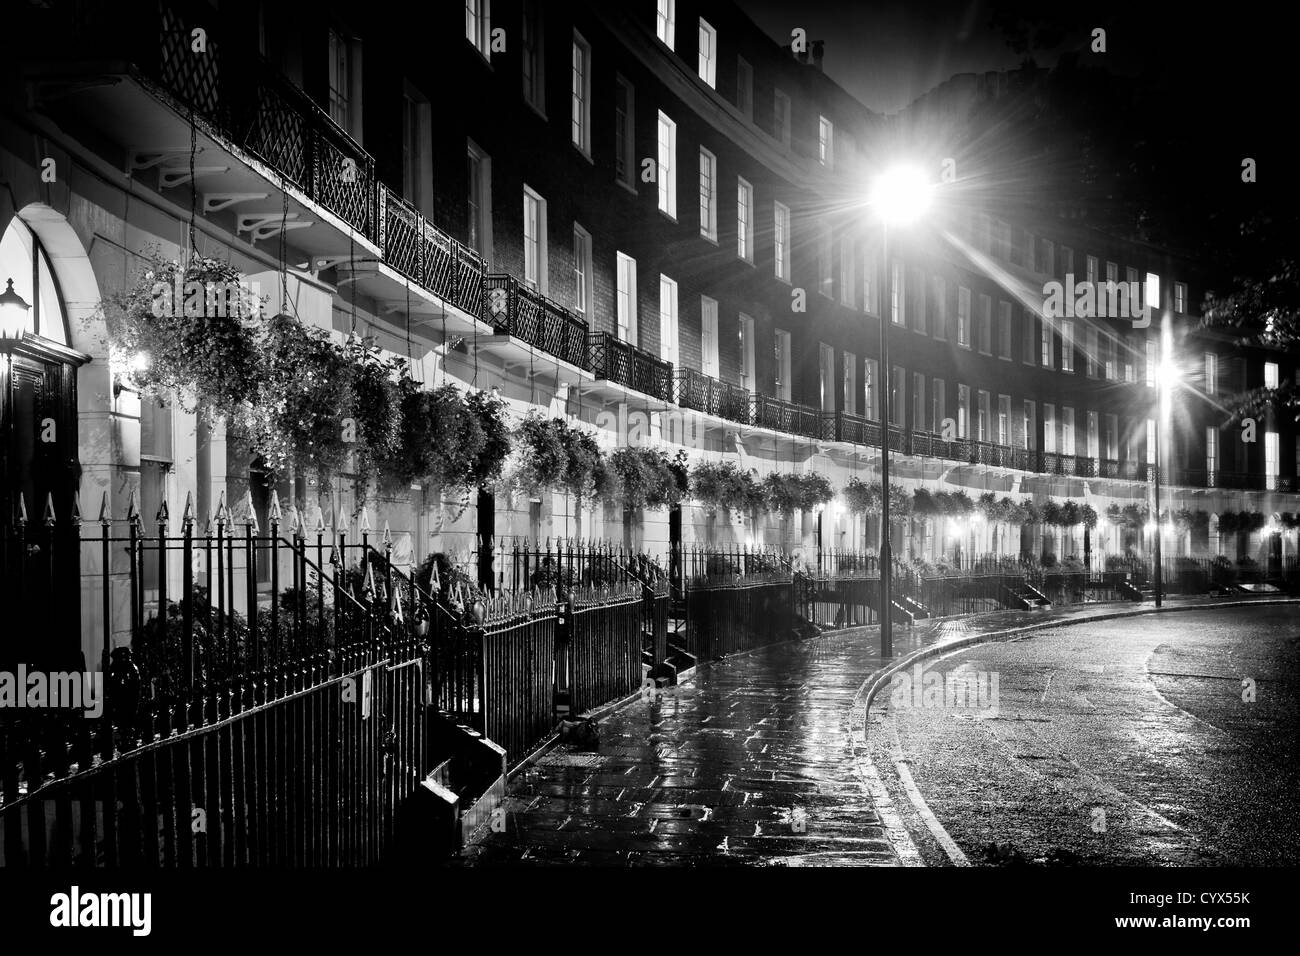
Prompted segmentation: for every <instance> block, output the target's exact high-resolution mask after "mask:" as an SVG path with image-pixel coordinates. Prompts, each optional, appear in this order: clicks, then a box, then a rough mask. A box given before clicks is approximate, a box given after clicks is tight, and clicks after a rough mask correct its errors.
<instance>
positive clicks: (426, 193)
mask: <svg viewBox="0 0 1300 956" xmlns="http://www.w3.org/2000/svg"><path fill="white" fill-rule="evenodd" d="M432 157H433V120H432V113H431V111H430V108H429V101H428V100H427V99H425V98H424V96H422V95H421V94H420V92H419V91H418V90H417V89H415V87H413V86H411V84H410V83H407V84H406V87H405V90H404V92H403V94H402V194H403V195H404V196H405V197H406V201H407V202H409V203H410V204H411V205H412V206H414V207H415V208H416V209H418V210H420V212H421V213H423V214H424V216H425V218H432V215H433V190H432V188H431V187H432V186H433V163H432Z"/></svg>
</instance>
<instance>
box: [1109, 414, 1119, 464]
mask: <svg viewBox="0 0 1300 956" xmlns="http://www.w3.org/2000/svg"><path fill="white" fill-rule="evenodd" d="M1106 457H1107V458H1108V459H1109V460H1110V461H1118V460H1119V416H1118V415H1107V416H1106Z"/></svg>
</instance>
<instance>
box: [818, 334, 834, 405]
mask: <svg viewBox="0 0 1300 956" xmlns="http://www.w3.org/2000/svg"><path fill="white" fill-rule="evenodd" d="M817 372H818V376H817V386H818V390H819V395H820V404H821V410H822V411H823V412H833V411H835V350H834V349H833V348H831V347H830V346H829V345H827V344H826V343H825V342H821V343H819V344H818V346H817Z"/></svg>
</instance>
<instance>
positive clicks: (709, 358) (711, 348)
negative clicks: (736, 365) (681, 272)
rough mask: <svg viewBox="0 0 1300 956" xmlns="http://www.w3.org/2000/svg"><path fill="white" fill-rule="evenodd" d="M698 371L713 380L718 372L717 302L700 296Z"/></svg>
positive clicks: (717, 375)
mask: <svg viewBox="0 0 1300 956" xmlns="http://www.w3.org/2000/svg"><path fill="white" fill-rule="evenodd" d="M700 370H701V371H703V372H704V374H705V375H711V376H712V377H713V378H718V377H719V372H718V300H717V299H711V298H709V297H708V296H707V295H702V296H700Z"/></svg>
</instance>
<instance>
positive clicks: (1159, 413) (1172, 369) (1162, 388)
mask: <svg viewBox="0 0 1300 956" xmlns="http://www.w3.org/2000/svg"><path fill="white" fill-rule="evenodd" d="M1163 353H1164V350H1163V349H1161V359H1160V364H1159V365H1157V366H1156V374H1155V385H1156V428H1155V432H1156V433H1155V440H1156V448H1155V456H1154V457H1155V470H1156V474H1155V485H1156V489H1155V492H1156V513H1155V529H1156V568H1155V592H1156V607H1160V606H1161V605H1162V604H1163V603H1164V597H1165V581H1164V578H1165V575H1164V561H1163V556H1162V554H1161V549H1160V539H1161V537H1163V534H1162V532H1163V530H1164V529H1163V528H1162V527H1161V522H1160V468H1161V467H1162V466H1161V456H1160V420H1161V419H1162V418H1164V414H1165V399H1166V398H1167V396H1168V394H1169V392H1170V391H1172V390H1173V387H1174V386H1175V385H1176V384H1177V383H1178V367H1177V366H1176V365H1174V363H1173V362H1171V361H1170V360H1169V359H1168V358H1166V357H1164V354H1163Z"/></svg>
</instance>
